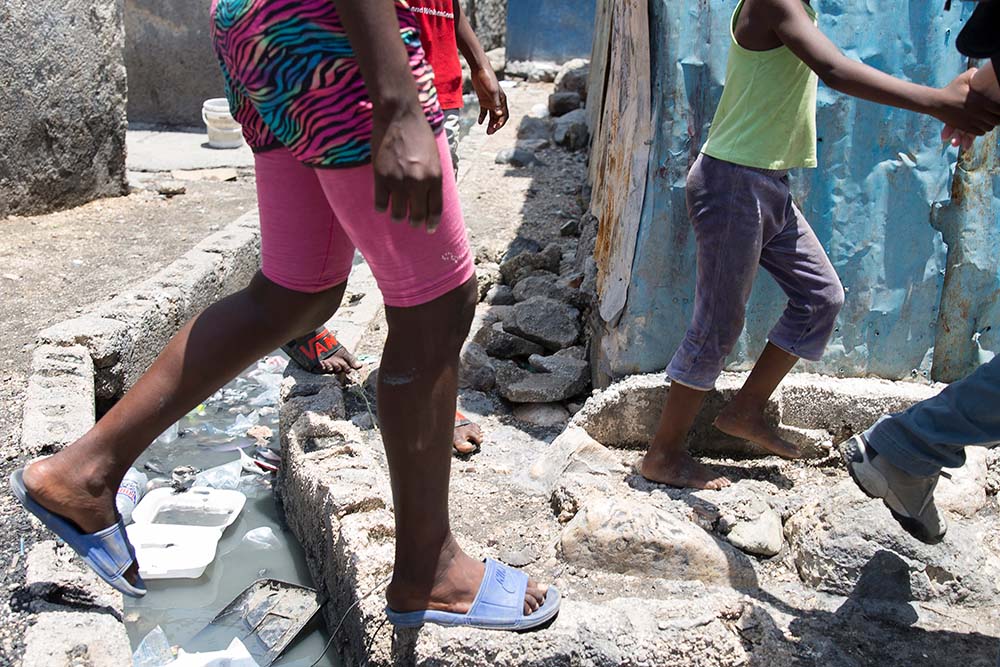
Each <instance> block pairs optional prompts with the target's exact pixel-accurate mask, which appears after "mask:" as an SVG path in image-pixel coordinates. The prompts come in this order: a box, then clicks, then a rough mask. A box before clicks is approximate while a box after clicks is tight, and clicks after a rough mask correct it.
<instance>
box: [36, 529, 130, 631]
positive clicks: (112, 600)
mask: <svg viewBox="0 0 1000 667" xmlns="http://www.w3.org/2000/svg"><path fill="white" fill-rule="evenodd" d="M25 583H26V584H27V592H28V594H29V595H31V597H32V598H34V599H36V600H38V601H44V603H45V604H46V605H52V604H60V605H66V606H72V607H75V608H77V609H85V608H88V607H90V608H93V609H94V610H104V611H105V612H111V613H114V614H118V615H119V616H121V614H122V612H123V609H122V596H121V594H120V593H118V592H116V591H115V590H114V589H113V588H111V587H110V586H108V585H107V584H106V583H104V581H103V580H101V579H100V577H98V576H97V575H96V574H95V573H94V571H93V570H92V569H90V567H89V566H87V565H86V564H84V563H83V562H82V561H81V560H80V558H79V557H78V556H77V555H76V553H75V552H74V551H73V550H72V549H70V548H69V547H68V546H66V545H65V544H63V543H57V542H56V541H55V540H43V541H41V542H37V543H35V545H34V546H33V547H31V551H29V552H28V558H27V574H26V575H25ZM43 606H44V605H43Z"/></svg>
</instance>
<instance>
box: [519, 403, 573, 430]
mask: <svg viewBox="0 0 1000 667" xmlns="http://www.w3.org/2000/svg"><path fill="white" fill-rule="evenodd" d="M514 419H516V420H518V421H519V422H524V423H525V424H533V425H535V426H543V427H552V426H562V425H563V424H565V423H566V422H567V421H569V412H568V411H567V410H566V408H565V407H563V405H562V404H561V403H525V404H523V405H517V406H514Z"/></svg>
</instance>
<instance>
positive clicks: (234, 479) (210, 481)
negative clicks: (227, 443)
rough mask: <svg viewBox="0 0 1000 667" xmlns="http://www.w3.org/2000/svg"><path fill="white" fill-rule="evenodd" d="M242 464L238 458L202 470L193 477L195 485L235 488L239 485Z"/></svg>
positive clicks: (212, 487)
mask: <svg viewBox="0 0 1000 667" xmlns="http://www.w3.org/2000/svg"><path fill="white" fill-rule="evenodd" d="M242 471H243V466H242V464H241V463H240V460H239V459H237V460H235V461H230V462H229V463H225V464H223V465H221V466H215V467H214V468H209V469H208V470H203V471H201V472H200V473H198V476H197V477H195V479H194V483H195V486H207V487H209V488H211V489H237V488H239V486H240V474H241V473H242Z"/></svg>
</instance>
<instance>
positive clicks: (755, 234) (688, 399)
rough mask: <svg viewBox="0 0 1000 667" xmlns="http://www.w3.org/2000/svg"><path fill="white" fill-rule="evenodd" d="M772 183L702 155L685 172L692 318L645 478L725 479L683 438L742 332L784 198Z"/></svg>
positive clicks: (710, 484) (706, 482) (713, 484)
mask: <svg viewBox="0 0 1000 667" xmlns="http://www.w3.org/2000/svg"><path fill="white" fill-rule="evenodd" d="M777 183H778V181H777V179H774V178H771V177H769V176H766V175H764V174H761V173H759V172H756V171H754V170H752V169H747V168H745V167H740V166H737V165H734V164H731V163H728V162H724V161H722V160H716V159H714V158H711V157H708V156H704V155H702V156H701V157H699V158H698V160H697V161H696V162H695V164H694V166H692V168H691V172H690V173H689V174H688V180H687V198H688V213H689V216H690V218H691V223H692V225H693V227H694V232H695V237H696V239H697V244H698V276H697V287H696V288H695V306H694V315H693V317H692V320H691V326H690V327H689V328H688V331H687V334H686V335H685V337H684V340H683V342H682V343H681V345H680V347H679V348H678V350H677V352H676V353H675V354H674V357H673V359H671V361H670V365H669V366H668V367H667V375H668V376H670V378H671V379H672V380H673V382H672V384H671V388H670V393H669V394H668V396H667V403H666V405H665V407H664V409H663V413H662V415H661V417H660V425H659V428H658V429H657V432H656V436H655V437H654V438H653V441H652V442H651V443H650V445H649V451H648V453H647V454H646V458H645V459H644V460H643V464H642V474H643V476H645V477H646V478H648V479H651V480H654V481H657V482H662V483H664V484H671V485H673V486H681V487H686V486H694V487H699V488H718V487H720V486H724V485H725V484H728V481H727V480H726V479H725V478H724V477H722V476H721V475H719V474H717V473H715V472H713V471H712V470H710V469H708V468H706V467H704V466H702V465H700V464H698V463H696V462H695V461H694V460H693V459H692V458H691V457H690V455H688V453H687V450H686V447H685V440H686V438H687V433H688V430H689V429H690V428H691V424H692V423H693V422H694V419H695V416H696V415H697V413H698V410H699V409H700V407H701V403H702V400H704V396H705V394H706V393H707V392H708V391H710V390H711V389H712V388H713V386H714V385H715V380H716V378H718V376H719V373H721V372H722V369H723V367H724V365H725V362H726V357H727V356H728V355H729V353H730V352H731V351H732V349H733V345H735V343H736V341H737V339H738V338H739V335H740V332H741V331H742V330H743V320H744V316H745V313H746V303H747V299H749V297H750V291H751V288H752V287H753V281H754V278H755V277H756V275H757V270H758V262H759V260H760V251H761V247H762V245H763V238H764V235H765V233H773V232H770V231H769V230H771V229H773V228H775V227H776V226H777V225H779V224H782V223H780V222H779V217H780V216H781V215H782V214H783V203H784V199H782V198H781V196H782V192H781V189H780V188H779V187H778V186H777V185H776V184H777ZM772 204H773V205H772Z"/></svg>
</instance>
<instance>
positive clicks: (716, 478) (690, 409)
mask: <svg viewBox="0 0 1000 667" xmlns="http://www.w3.org/2000/svg"><path fill="white" fill-rule="evenodd" d="M707 393H708V392H705V391H699V390H697V389H692V388H691V387H685V386H684V385H682V384H680V383H678V382H673V383H671V385H670V391H669V393H668V394H667V402H666V403H664V405H663V412H662V413H661V414H660V425H659V426H658V427H657V429H656V435H654V436H653V441H652V442H651V443H649V450H648V451H647V452H646V456H645V457H643V459H642V466H641V472H642V476H643V477H645V478H646V479H648V480H651V481H653V482H660V483H661V484H669V485H670V486H676V487H680V488H688V487H692V488H696V489H721V488H723V487H726V486H729V484H730V482H729V480H728V479H726V478H725V477H724V476H723V475H721V474H719V473H717V472H715V471H714V470H712V469H711V468H709V467H708V466H704V465H702V464H700V463H698V462H697V461H695V460H694V459H693V458H692V457H691V455H690V454H688V451H687V448H686V447H685V446H684V443H685V440H686V439H687V434H688V431H690V430H691V425H692V424H694V419H695V417H697V416H698V411H699V410H701V404H702V403H703V402H704V400H705V395H706V394H707Z"/></svg>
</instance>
